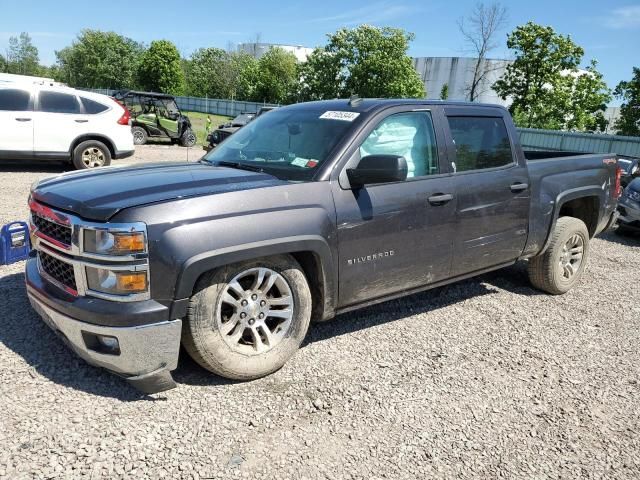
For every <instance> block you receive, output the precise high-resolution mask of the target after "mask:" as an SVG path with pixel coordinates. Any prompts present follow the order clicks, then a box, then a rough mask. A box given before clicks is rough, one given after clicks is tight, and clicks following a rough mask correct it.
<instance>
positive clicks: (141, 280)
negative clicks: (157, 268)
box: [116, 272, 147, 293]
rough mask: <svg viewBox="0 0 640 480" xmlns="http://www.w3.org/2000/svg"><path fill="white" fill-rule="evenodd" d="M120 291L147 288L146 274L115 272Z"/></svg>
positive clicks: (137, 290)
mask: <svg viewBox="0 0 640 480" xmlns="http://www.w3.org/2000/svg"><path fill="white" fill-rule="evenodd" d="M116 279H117V282H118V290H119V291H120V292H132V293H134V292H144V291H146V290H147V274H146V273H145V272H137V273H126V274H122V273H120V274H117V275H116Z"/></svg>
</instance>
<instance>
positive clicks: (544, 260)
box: [529, 217, 589, 295]
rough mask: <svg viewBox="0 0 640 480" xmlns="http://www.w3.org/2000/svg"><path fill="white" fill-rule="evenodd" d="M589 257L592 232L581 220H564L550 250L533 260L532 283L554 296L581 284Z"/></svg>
mask: <svg viewBox="0 0 640 480" xmlns="http://www.w3.org/2000/svg"><path fill="white" fill-rule="evenodd" d="M588 256H589V231H588V230H587V226H586V225H585V224H584V222H583V221H582V220H580V219H578V218H573V217H560V218H559V219H558V221H557V222H556V225H555V228H554V229H553V233H552V234H551V241H550V242H549V246H548V248H547V250H546V251H545V252H544V253H543V254H541V255H538V256H536V257H533V258H532V259H530V260H529V280H530V281H531V283H532V284H533V286H534V287H536V288H537V289H539V290H542V291H544V292H547V293H551V294H554V295H560V294H562V293H565V292H567V291H569V290H570V289H571V288H573V286H574V285H575V284H576V283H578V281H579V280H580V277H582V273H583V272H584V268H585V265H586V263H587V258H588Z"/></svg>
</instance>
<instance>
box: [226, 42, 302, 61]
mask: <svg viewBox="0 0 640 480" xmlns="http://www.w3.org/2000/svg"><path fill="white" fill-rule="evenodd" d="M271 47H279V48H281V49H283V50H284V51H285V52H291V53H293V54H294V55H295V56H296V58H297V59H298V61H299V62H304V61H306V60H307V57H308V56H309V55H311V52H313V48H309V47H303V46H302V45H281V44H279V43H256V42H250V43H240V44H238V51H239V52H245V53H248V54H249V55H252V56H253V57H254V58H260V57H261V56H263V55H264V54H265V53H267V52H268V51H269V49H270V48H271Z"/></svg>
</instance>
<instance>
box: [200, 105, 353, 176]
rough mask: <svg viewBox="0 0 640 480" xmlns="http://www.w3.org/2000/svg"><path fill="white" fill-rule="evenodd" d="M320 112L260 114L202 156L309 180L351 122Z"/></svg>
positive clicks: (285, 111) (288, 111)
mask: <svg viewBox="0 0 640 480" xmlns="http://www.w3.org/2000/svg"><path fill="white" fill-rule="evenodd" d="M323 113H324V111H317V110H301V109H285V108H283V109H278V110H274V111H272V112H270V113H269V115H261V116H259V117H258V118H256V119H255V120H254V121H252V122H251V123H249V124H247V126H245V127H243V128H241V129H240V130H238V131H237V132H236V133H235V134H234V135H232V136H230V137H229V138H228V139H227V140H225V141H224V142H222V143H221V144H220V145H218V147H216V148H215V149H214V150H212V151H211V152H209V153H208V154H207V155H206V156H205V157H204V160H205V161H207V162H210V163H214V164H217V163H219V162H233V163H237V164H239V165H241V166H242V165H244V166H248V167H254V168H258V169H261V170H264V171H265V172H267V173H270V174H272V175H274V176H276V177H278V178H281V179H283V180H310V179H311V178H312V177H313V175H314V172H315V171H316V170H317V169H318V167H320V165H322V163H323V162H325V161H326V160H327V158H328V156H329V153H330V152H331V150H333V148H334V147H335V146H336V144H337V143H338V141H339V140H340V139H341V138H342V137H343V136H344V134H345V133H346V132H347V130H349V128H350V127H351V125H352V124H351V122H350V121H345V120H339V119H335V118H320V116H321V115H322V114H323Z"/></svg>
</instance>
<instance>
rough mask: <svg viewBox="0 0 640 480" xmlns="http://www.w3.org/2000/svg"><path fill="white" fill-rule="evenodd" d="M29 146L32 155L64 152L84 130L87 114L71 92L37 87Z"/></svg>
mask: <svg viewBox="0 0 640 480" xmlns="http://www.w3.org/2000/svg"><path fill="white" fill-rule="evenodd" d="M35 110H36V111H35V112H34V124H33V145H34V151H35V153H36V155H38V154H39V155H43V154H44V155H52V156H58V155H59V156H62V155H65V154H66V155H68V154H69V151H70V147H71V143H72V142H73V140H75V139H76V138H77V137H78V136H80V135H82V134H83V133H86V132H87V128H88V127H87V123H88V121H89V119H88V116H87V115H85V114H84V113H82V110H81V104H80V101H79V99H78V97H77V96H76V95H75V94H73V93H67V92H61V91H48V90H41V91H40V93H39V95H38V100H37V102H36V109H35Z"/></svg>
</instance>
